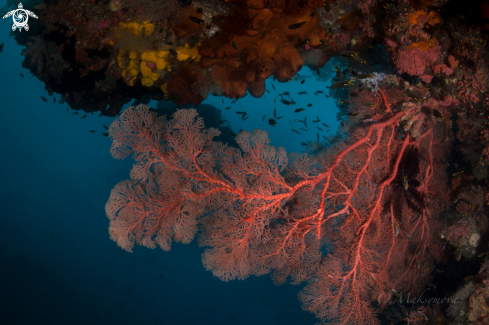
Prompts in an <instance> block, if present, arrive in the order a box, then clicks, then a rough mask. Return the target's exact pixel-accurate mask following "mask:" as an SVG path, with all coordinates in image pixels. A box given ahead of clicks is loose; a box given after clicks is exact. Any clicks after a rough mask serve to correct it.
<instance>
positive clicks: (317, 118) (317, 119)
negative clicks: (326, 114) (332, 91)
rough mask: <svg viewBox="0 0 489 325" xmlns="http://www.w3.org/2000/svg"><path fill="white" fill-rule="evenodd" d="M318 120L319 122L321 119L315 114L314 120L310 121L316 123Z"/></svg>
mask: <svg viewBox="0 0 489 325" xmlns="http://www.w3.org/2000/svg"><path fill="white" fill-rule="evenodd" d="M318 122H321V120H320V119H319V116H316V120H314V121H312V123H318Z"/></svg>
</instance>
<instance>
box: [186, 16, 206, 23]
mask: <svg viewBox="0 0 489 325" xmlns="http://www.w3.org/2000/svg"><path fill="white" fill-rule="evenodd" d="M189 18H190V20H191V21H192V22H194V23H196V24H198V25H202V24H203V23H204V21H203V20H202V19H200V18H197V17H194V16H189Z"/></svg>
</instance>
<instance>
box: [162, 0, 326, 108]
mask: <svg viewBox="0 0 489 325" xmlns="http://www.w3.org/2000/svg"><path fill="white" fill-rule="evenodd" d="M227 2H229V3H232V4H235V10H234V12H233V14H232V15H230V16H228V17H224V18H223V19H219V21H217V22H216V24H217V25H218V26H219V27H220V29H221V30H220V32H219V33H218V34H217V35H215V36H214V37H213V38H211V39H208V40H206V41H204V42H203V44H202V47H201V48H200V50H199V53H200V55H202V59H201V62H200V66H201V68H204V69H208V68H210V69H212V76H213V78H214V82H215V83H216V84H217V85H218V86H219V88H220V89H221V90H222V94H223V95H225V96H227V97H229V98H236V97H243V96H244V95H245V94H246V91H249V92H250V94H251V95H252V96H255V97H259V96H261V95H263V93H264V92H265V79H267V78H268V77H270V76H271V75H273V76H274V77H275V78H276V79H277V80H278V81H282V82H285V81H288V80H290V79H292V78H293V77H294V76H295V75H296V73H297V72H298V71H299V70H300V69H301V68H302V66H303V64H304V62H303V60H302V58H301V56H300V53H299V51H305V48H307V49H313V48H322V47H324V46H325V43H326V41H327V40H328V39H329V35H328V34H327V32H326V31H325V29H324V28H323V27H321V26H320V25H319V18H320V17H319V14H317V13H316V12H315V9H317V7H319V6H322V5H324V2H323V1H316V0H309V1H308V2H307V3H304V2H301V3H296V2H286V1H285V0H277V1H266V0H247V1H242V0H229V1H227ZM185 73H187V72H186V70H184V69H178V70H177V71H176V72H175V74H174V77H172V80H177V79H178V80H186V79H188V78H189V77H179V76H178V75H180V74H185ZM171 84H172V81H170V86H171ZM170 86H169V88H168V91H169V92H170V93H171V94H172V95H173V97H174V100H175V101H176V102H178V103H181V104H185V103H187V102H188V101H191V100H190V98H191V92H192V89H191V88H189V87H170ZM176 92H178V93H179V94H178V95H177V94H176ZM177 98H179V99H181V100H179V99H177ZM194 99H195V98H194ZM191 102H192V101H191Z"/></svg>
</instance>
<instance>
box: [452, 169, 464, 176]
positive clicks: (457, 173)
mask: <svg viewBox="0 0 489 325" xmlns="http://www.w3.org/2000/svg"><path fill="white" fill-rule="evenodd" d="M463 172H464V171H463V170H462V171H459V172H456V173H453V174H452V177H455V176H457V175H460V174H462V173H463Z"/></svg>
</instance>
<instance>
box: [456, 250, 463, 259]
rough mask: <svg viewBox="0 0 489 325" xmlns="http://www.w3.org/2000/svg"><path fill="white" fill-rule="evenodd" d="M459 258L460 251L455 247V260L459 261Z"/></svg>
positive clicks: (460, 255) (460, 256)
mask: <svg viewBox="0 0 489 325" xmlns="http://www.w3.org/2000/svg"><path fill="white" fill-rule="evenodd" d="M461 258H462V251H461V250H460V249H457V251H456V252H455V260H456V261H457V262H460V259H461Z"/></svg>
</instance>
